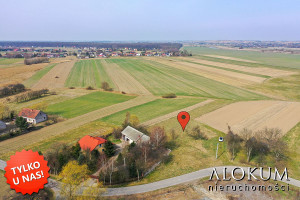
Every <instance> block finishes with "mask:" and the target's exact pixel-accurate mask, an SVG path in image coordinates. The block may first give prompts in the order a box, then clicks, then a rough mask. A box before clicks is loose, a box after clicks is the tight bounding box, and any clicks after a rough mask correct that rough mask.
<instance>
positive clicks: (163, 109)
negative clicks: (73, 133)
mask: <svg viewBox="0 0 300 200" xmlns="http://www.w3.org/2000/svg"><path fill="white" fill-rule="evenodd" d="M202 101H204V99H198V98H178V99H157V100H155V101H151V102H148V103H146V104H143V105H139V106H136V107H132V108H129V109H127V110H124V111H121V112H118V113H115V114H113V115H110V116H107V117H104V118H102V119H101V121H103V122H107V123H112V124H115V125H121V124H122V122H123V121H124V119H125V116H126V113H127V112H129V113H130V114H133V115H136V116H137V117H138V118H139V120H140V122H141V123H143V122H145V121H147V120H150V119H153V118H155V117H159V116H162V115H165V114H168V113H170V112H173V111H175V110H179V109H182V108H185V107H188V106H191V105H194V104H196V103H199V102H202Z"/></svg>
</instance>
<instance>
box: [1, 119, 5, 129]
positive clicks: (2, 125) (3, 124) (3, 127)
mask: <svg viewBox="0 0 300 200" xmlns="http://www.w3.org/2000/svg"><path fill="white" fill-rule="evenodd" d="M4 129H6V124H5V123H4V122H3V121H0V130H4Z"/></svg>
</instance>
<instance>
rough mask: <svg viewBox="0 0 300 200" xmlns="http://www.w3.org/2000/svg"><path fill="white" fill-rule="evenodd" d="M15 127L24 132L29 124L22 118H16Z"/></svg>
mask: <svg viewBox="0 0 300 200" xmlns="http://www.w3.org/2000/svg"><path fill="white" fill-rule="evenodd" d="M16 126H17V127H18V128H20V129H21V131H24V130H26V129H27V128H28V126H29V124H28V123H27V120H26V119H25V118H23V117H17V118H16Z"/></svg>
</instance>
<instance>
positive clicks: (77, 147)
mask: <svg viewBox="0 0 300 200" xmlns="http://www.w3.org/2000/svg"><path fill="white" fill-rule="evenodd" d="M80 151H81V148H80V145H79V143H78V142H77V143H76V145H75V146H72V157H73V158H74V159H75V160H77V159H78V157H79V155H80Z"/></svg>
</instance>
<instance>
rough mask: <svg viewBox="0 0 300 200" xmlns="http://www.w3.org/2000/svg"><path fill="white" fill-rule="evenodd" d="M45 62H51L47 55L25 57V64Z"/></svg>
mask: <svg viewBox="0 0 300 200" xmlns="http://www.w3.org/2000/svg"><path fill="white" fill-rule="evenodd" d="M45 62H49V58H47V57H34V58H25V59H24V64H25V65H32V64H37V63H45Z"/></svg>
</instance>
